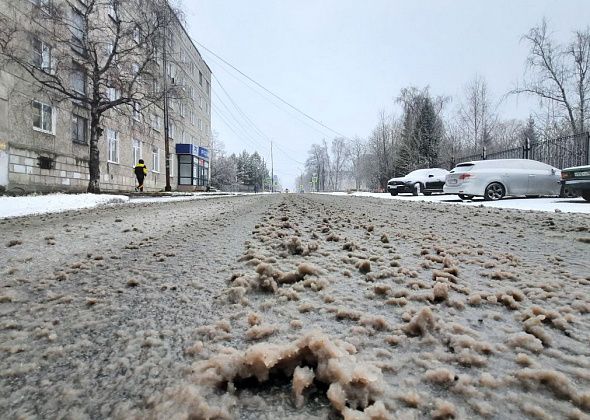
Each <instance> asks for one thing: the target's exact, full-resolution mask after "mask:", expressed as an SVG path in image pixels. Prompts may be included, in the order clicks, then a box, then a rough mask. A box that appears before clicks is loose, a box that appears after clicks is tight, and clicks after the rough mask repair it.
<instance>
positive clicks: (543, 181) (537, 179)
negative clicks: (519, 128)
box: [443, 159, 561, 200]
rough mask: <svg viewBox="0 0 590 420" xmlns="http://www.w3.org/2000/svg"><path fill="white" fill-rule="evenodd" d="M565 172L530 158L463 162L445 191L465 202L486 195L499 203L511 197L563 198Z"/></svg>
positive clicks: (451, 174) (449, 180)
mask: <svg viewBox="0 0 590 420" xmlns="http://www.w3.org/2000/svg"><path fill="white" fill-rule="evenodd" d="M560 178H561V172H560V170H559V169H557V168H554V167H553V166H550V165H547V164H545V163H542V162H537V161H536V160H529V159H496V160H477V161H473V162H463V163H459V164H458V165H457V166H456V167H455V168H454V169H453V170H452V171H451V172H450V173H449V174H448V175H447V177H446V179H445V185H444V188H443V190H444V192H445V193H447V194H457V195H459V197H460V198H461V199H462V200H470V199H472V198H473V197H475V196H483V198H484V199H485V200H499V199H501V198H502V197H505V196H507V195H525V196H527V197H538V196H541V195H559V193H560V189H561V184H560Z"/></svg>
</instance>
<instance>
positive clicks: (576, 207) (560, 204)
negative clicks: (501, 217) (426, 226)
mask: <svg viewBox="0 0 590 420" xmlns="http://www.w3.org/2000/svg"><path fill="white" fill-rule="evenodd" d="M330 194H332V195H351V196H355V197H374V198H382V199H386V200H405V201H427V202H430V203H443V204H459V205H463V206H484V207H494V208H502V209H518V210H534V211H549V212H555V211H562V212H564V213H590V203H589V202H587V201H585V200H584V199H583V198H557V197H548V198H510V197H508V198H503V199H502V200H499V201H485V200H484V199H483V198H475V199H474V200H468V201H462V200H461V199H460V198H459V197H458V196H456V195H445V194H433V195H431V196H424V195H420V196H413V195H407V194H403V195H397V196H392V195H391V194H388V193H369V192H355V193H352V194H347V193H344V192H336V193H330Z"/></svg>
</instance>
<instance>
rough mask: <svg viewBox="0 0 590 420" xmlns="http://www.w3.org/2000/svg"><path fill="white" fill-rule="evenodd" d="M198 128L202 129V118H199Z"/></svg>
mask: <svg viewBox="0 0 590 420" xmlns="http://www.w3.org/2000/svg"><path fill="white" fill-rule="evenodd" d="M199 130H201V131H203V120H202V119H200V118H199Z"/></svg>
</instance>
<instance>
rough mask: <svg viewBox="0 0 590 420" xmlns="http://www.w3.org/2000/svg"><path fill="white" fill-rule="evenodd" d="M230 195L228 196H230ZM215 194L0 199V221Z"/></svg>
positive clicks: (91, 195) (44, 196) (72, 195)
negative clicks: (102, 206) (32, 215)
mask: <svg viewBox="0 0 590 420" xmlns="http://www.w3.org/2000/svg"><path fill="white" fill-rule="evenodd" d="M230 195H231V194H230ZM218 196H219V194H216V193H194V194H187V193H176V194H175V193H173V194H171V195H170V196H165V197H155V196H138V197H132V198H129V197H128V196H126V195H109V194H47V195H29V196H24V197H0V219H3V218H7V217H17V216H27V215H30V214H45V213H58V212H62V211H68V210H78V209H86V208H92V207H96V206H100V205H109V204H128V203H156V202H158V203H161V202H170V201H187V200H199V199H205V198H212V197H218Z"/></svg>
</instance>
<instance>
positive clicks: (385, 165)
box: [367, 111, 396, 189]
mask: <svg viewBox="0 0 590 420" xmlns="http://www.w3.org/2000/svg"><path fill="white" fill-rule="evenodd" d="M394 130H395V118H393V117H390V116H388V115H387V114H386V113H385V111H381V112H380V113H379V120H378V122H377V126H376V127H375V128H374V129H373V131H372V133H371V135H370V136H369V138H368V141H367V152H368V154H369V155H371V157H372V158H373V162H374V165H373V166H372V168H371V169H372V171H371V172H372V173H371V174H370V178H371V179H373V180H374V181H375V182H376V183H377V184H378V185H377V187H378V188H381V189H384V188H385V187H386V185H387V181H388V180H389V178H391V176H392V175H395V169H394V162H395V139H396V137H395V135H394Z"/></svg>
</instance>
